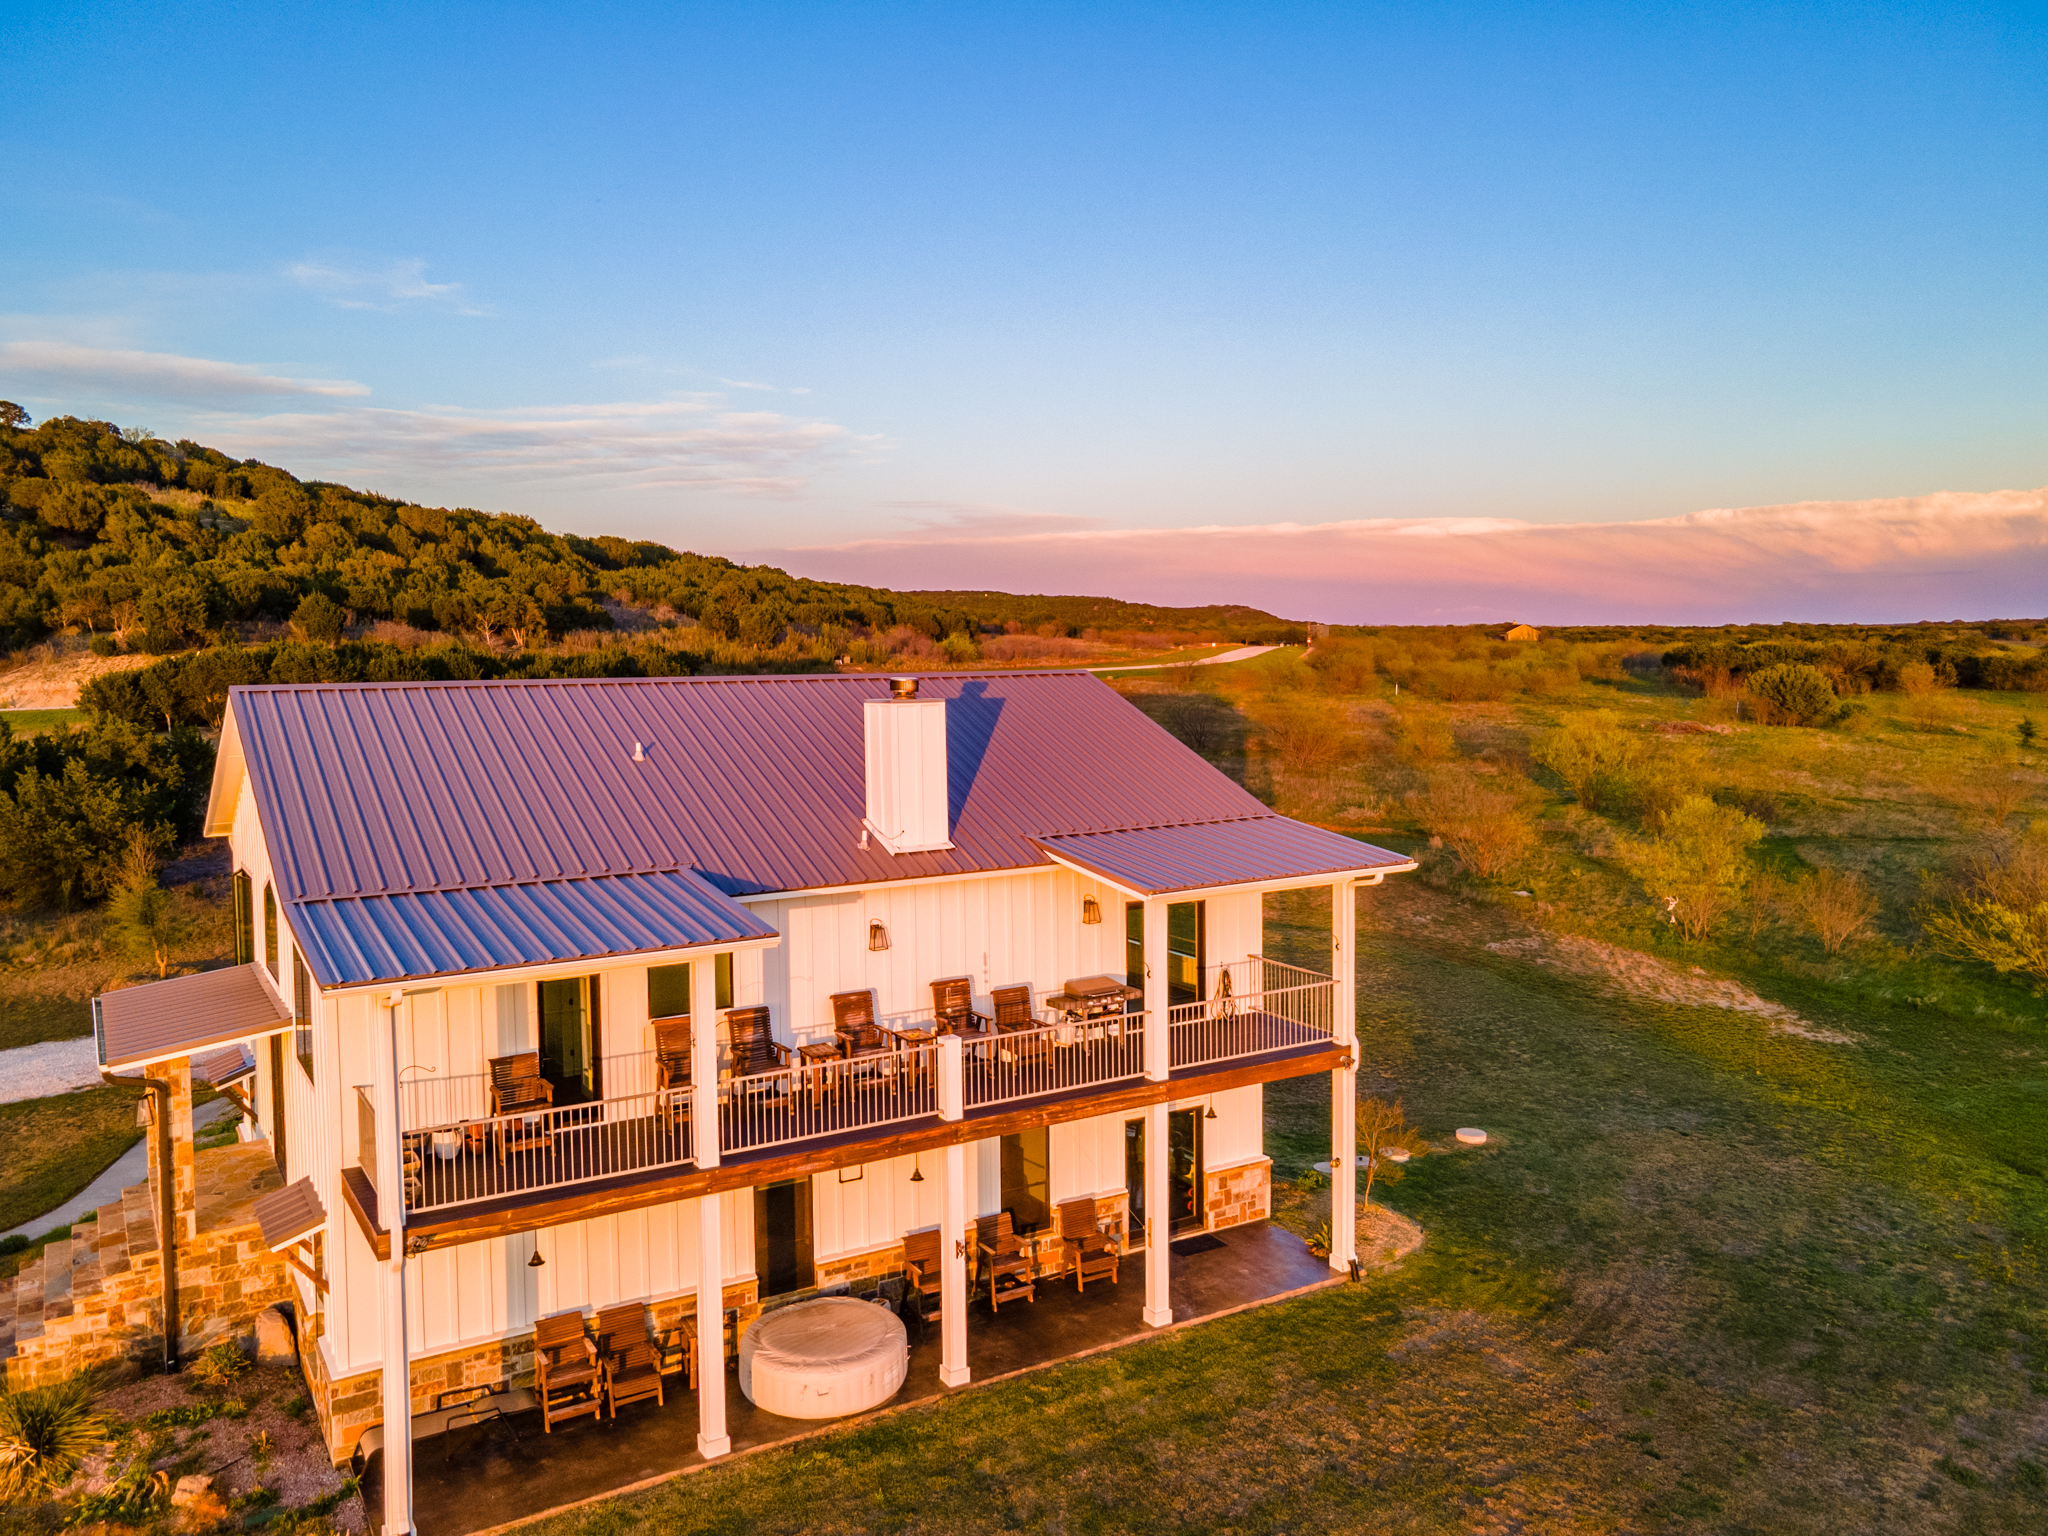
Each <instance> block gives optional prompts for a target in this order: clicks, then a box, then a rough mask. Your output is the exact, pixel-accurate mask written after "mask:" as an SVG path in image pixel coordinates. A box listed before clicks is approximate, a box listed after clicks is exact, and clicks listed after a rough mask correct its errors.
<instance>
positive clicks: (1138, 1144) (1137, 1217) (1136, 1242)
mask: <svg viewBox="0 0 2048 1536" xmlns="http://www.w3.org/2000/svg"><path fill="white" fill-rule="evenodd" d="M1124 1195H1125V1198H1126V1199H1127V1200H1128V1201H1129V1203H1130V1212H1131V1214H1130V1219H1129V1221H1128V1222H1127V1223H1126V1228H1125V1232H1124V1246H1125V1248H1127V1249H1128V1250H1130V1251H1131V1252H1134V1253H1135V1252H1136V1251H1137V1250H1139V1249H1141V1248H1143V1247H1144V1246H1145V1122H1144V1121H1143V1120H1126V1121H1125V1122H1124Z"/></svg>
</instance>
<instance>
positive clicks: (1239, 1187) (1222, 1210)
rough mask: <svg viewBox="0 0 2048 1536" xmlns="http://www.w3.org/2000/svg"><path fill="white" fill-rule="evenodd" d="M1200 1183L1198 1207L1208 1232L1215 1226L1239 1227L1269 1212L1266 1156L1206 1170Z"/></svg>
mask: <svg viewBox="0 0 2048 1536" xmlns="http://www.w3.org/2000/svg"><path fill="white" fill-rule="evenodd" d="M1202 1185H1203V1194H1202V1208H1203V1211H1204V1212H1205V1213H1206V1217H1207V1219H1206V1222H1205V1225H1206V1226H1207V1227H1208V1228H1209V1230H1211V1231H1214V1230H1215V1229H1216V1228H1218V1227H1236V1226H1242V1225H1243V1224H1244V1223H1245V1222H1248V1221H1264V1220H1265V1219H1266V1218H1267V1217H1268V1216H1270V1215H1272V1213H1273V1160H1272V1159H1271V1158H1270V1157H1261V1158H1257V1159H1255V1160H1254V1161H1252V1162H1249V1163H1239V1164H1237V1165H1236V1166H1235V1167H1232V1168H1218V1169H1216V1170H1214V1171H1213V1172H1206V1173H1204V1174H1203V1176H1202Z"/></svg>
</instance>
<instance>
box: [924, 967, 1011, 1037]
mask: <svg viewBox="0 0 2048 1536" xmlns="http://www.w3.org/2000/svg"><path fill="white" fill-rule="evenodd" d="M1025 998H1026V1001H1027V1002H1028V1001H1029V998H1030V989H1029V988H1026V989H1025ZM932 1018H933V1020H934V1021H935V1022H934V1028H936V1029H937V1031H938V1032H939V1033H940V1034H942V1035H985V1034H987V1033H988V1027H989V1020H988V1015H987V1014H984V1013H976V1012H975V1011H974V978H973V977H971V976H948V977H946V978H945V979H944V980H943V981H935V982H933V983H932Z"/></svg>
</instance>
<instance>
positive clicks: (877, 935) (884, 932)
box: [868, 923, 889, 949]
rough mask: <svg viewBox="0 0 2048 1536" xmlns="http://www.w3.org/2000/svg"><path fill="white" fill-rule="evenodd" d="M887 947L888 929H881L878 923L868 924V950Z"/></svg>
mask: <svg viewBox="0 0 2048 1536" xmlns="http://www.w3.org/2000/svg"><path fill="white" fill-rule="evenodd" d="M888 947H889V930H888V929H886V928H884V927H883V926H882V925H881V924H880V923H869V924H868V948H869V949H887V948H888Z"/></svg>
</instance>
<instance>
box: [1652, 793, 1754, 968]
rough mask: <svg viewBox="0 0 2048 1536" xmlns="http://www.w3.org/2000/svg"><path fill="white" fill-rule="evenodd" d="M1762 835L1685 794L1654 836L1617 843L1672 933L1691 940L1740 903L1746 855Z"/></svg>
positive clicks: (1731, 813)
mask: <svg viewBox="0 0 2048 1536" xmlns="http://www.w3.org/2000/svg"><path fill="white" fill-rule="evenodd" d="M1763 835H1764V825H1763V823H1762V822H1760V821H1757V820H1756V819H1755V818H1753V817H1750V816H1746V815H1744V814H1743V813H1742V812H1741V811H1738V810H1736V809H1735V808H1734V807H1732V806H1726V805H1717V804H1715V803H1714V802H1713V801H1712V800H1710V799H1708V798H1707V797H1706V796H1705V795H1688V796H1687V797H1686V798H1685V799H1683V800H1681V801H1679V802H1678V804H1677V805H1675V806H1674V807H1672V809H1671V810H1669V811H1668V812H1666V813H1665V815H1664V821H1663V827H1662V830H1661V831H1659V833H1658V834H1657V836H1656V837H1654V838H1650V839H1648V840H1646V841H1639V842H1627V843H1624V844H1622V846H1621V849H1620V857H1621V862H1622V865H1623V867H1624V868H1626V869H1627V870H1628V872H1629V873H1630V874H1632V875H1634V876H1635V877H1636V879H1638V880H1639V881H1641V882H1642V884H1643V886H1644V888H1645V889H1646V890H1648V891H1649V893H1650V895H1651V896H1652V897H1654V898H1655V899H1656V900H1658V901H1659V902H1661V903H1663V905H1664V910H1665V913H1666V915H1667V916H1668V917H1669V918H1670V920H1671V921H1672V923H1673V924H1675V925H1676V926H1677V928H1678V931H1679V932H1680V933H1682V934H1684V935H1685V937H1686V939H1687V940H1688V941H1697V940H1699V939H1702V938H1704V937H1706V935H1707V934H1709V933H1711V932H1713V930H1714V927H1715V925H1716V924H1717V923H1719V922H1720V920H1721V918H1722V917H1723V916H1724V915H1725V914H1726V913H1727V912H1729V911H1730V910H1732V909H1733V908H1734V907H1735V906H1736V905H1737V904H1738V903H1739V902H1740V901H1741V900H1742V893H1743V890H1744V888H1745V887H1746V886H1747V885H1748V883H1749V859H1748V852H1749V849H1750V847H1751V846H1752V845H1753V844H1755V843H1756V842H1757V841H1758V840H1759V839H1760V838H1762V837H1763Z"/></svg>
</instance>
